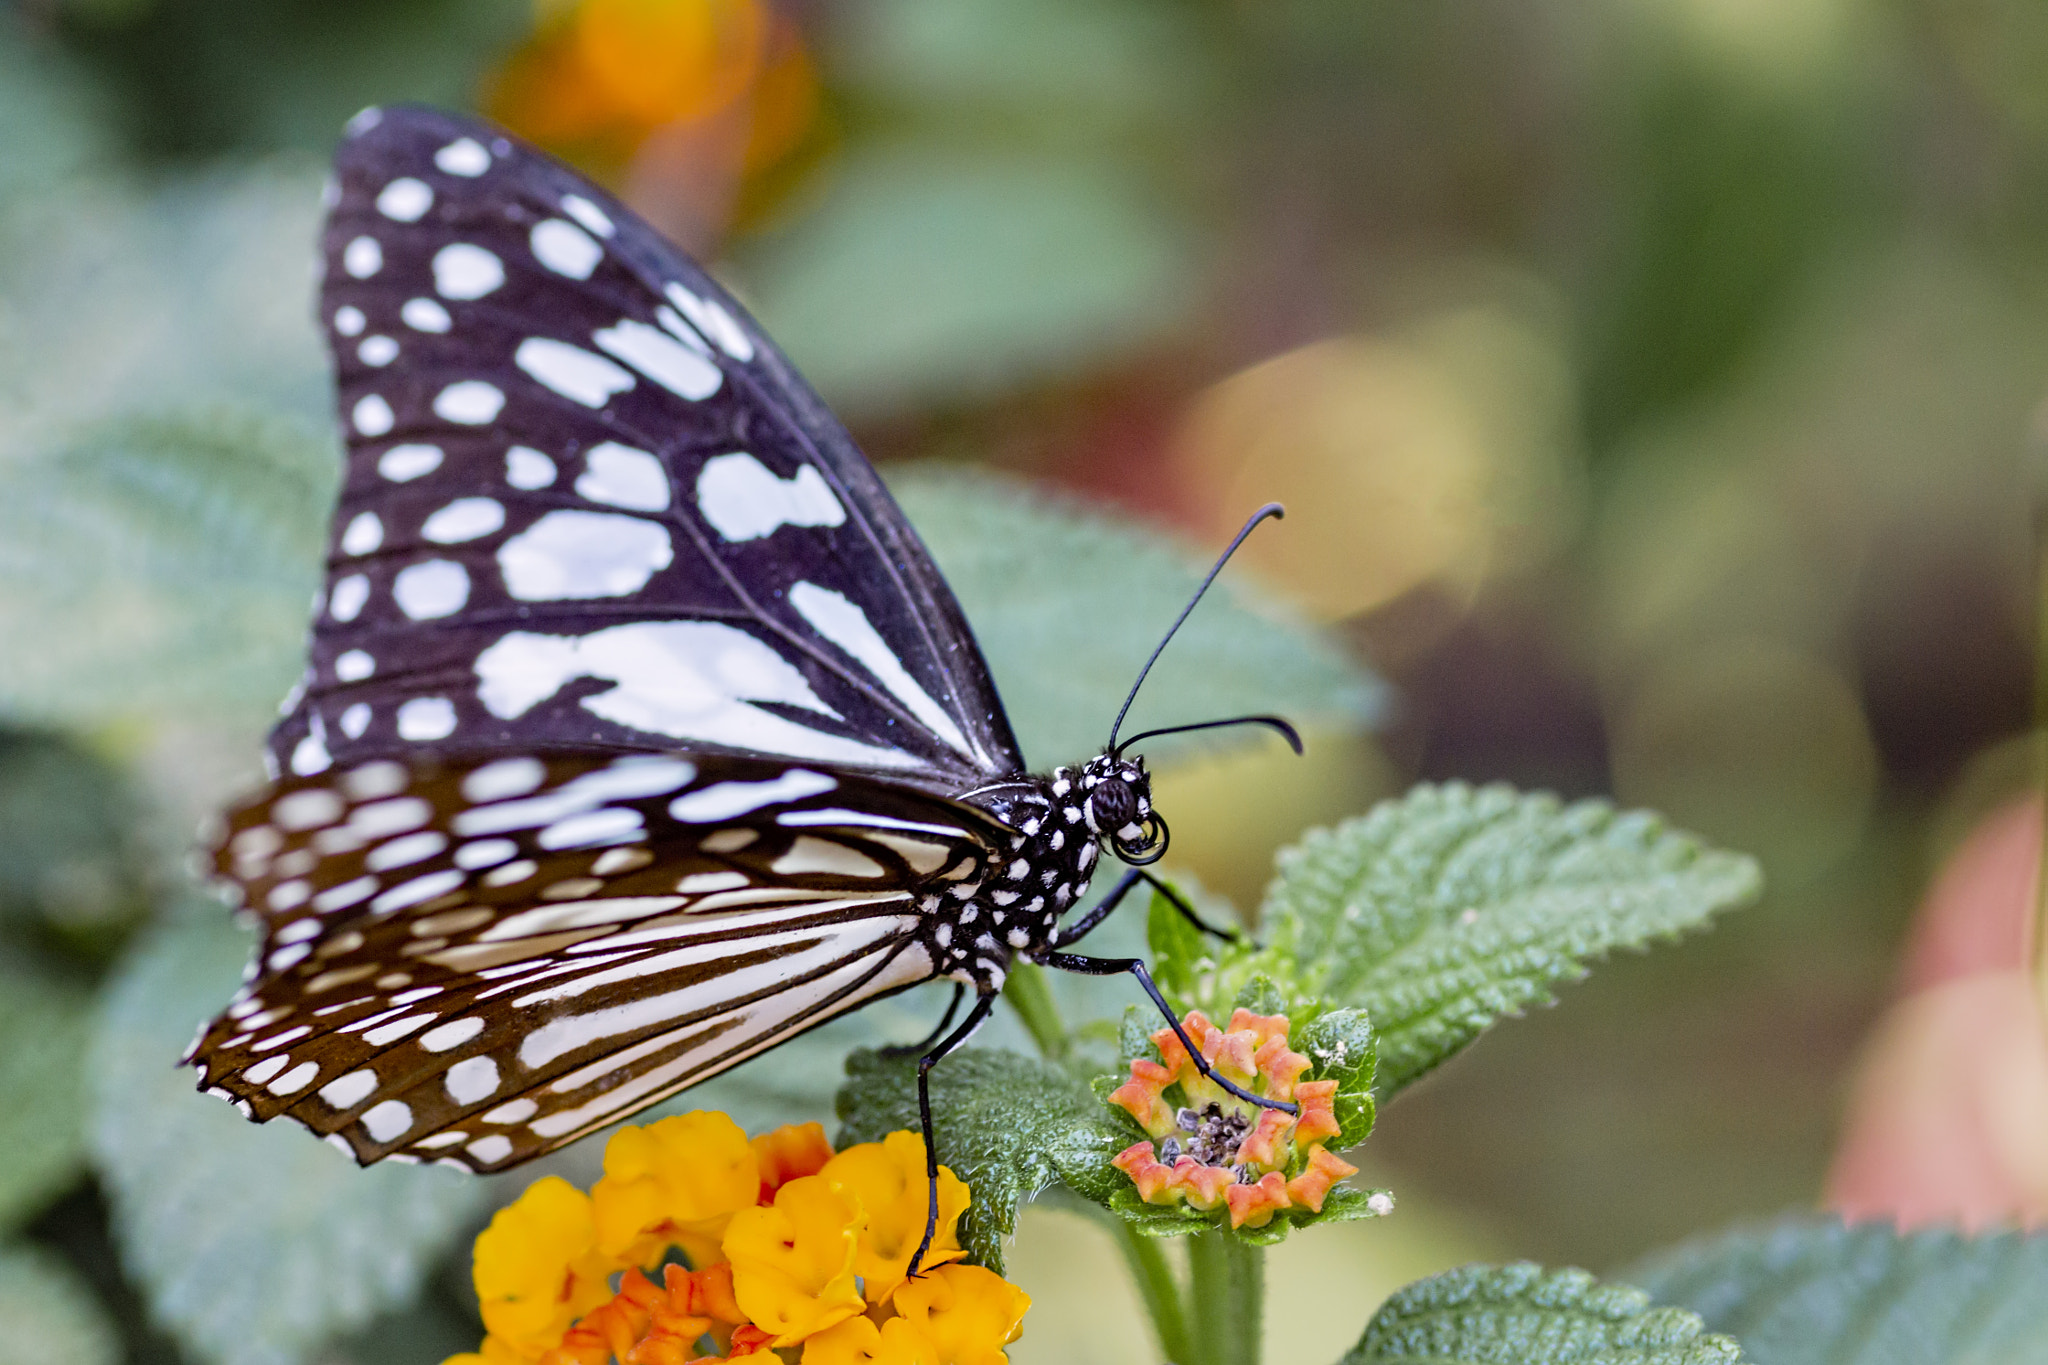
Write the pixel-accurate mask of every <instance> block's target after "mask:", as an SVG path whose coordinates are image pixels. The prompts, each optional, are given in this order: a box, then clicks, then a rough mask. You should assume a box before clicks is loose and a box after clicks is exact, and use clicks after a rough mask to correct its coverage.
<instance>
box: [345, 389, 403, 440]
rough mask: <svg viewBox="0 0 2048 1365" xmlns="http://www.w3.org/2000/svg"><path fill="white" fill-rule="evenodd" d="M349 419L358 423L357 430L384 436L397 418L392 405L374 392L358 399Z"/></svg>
mask: <svg viewBox="0 0 2048 1365" xmlns="http://www.w3.org/2000/svg"><path fill="white" fill-rule="evenodd" d="M349 419H350V420H351V421H353V422H354V423H355V424H356V430H357V431H359V432H361V433H362V434H363V435H365V436H382V435H383V434H384V433H385V432H387V431H389V430H391V427H392V424H393V423H394V422H395V421H396V420H397V418H396V417H395V416H393V414H392V411H391V405H390V404H389V403H387V402H385V401H384V400H383V398H382V397H380V396H379V395H377V394H374V393H370V394H365V395H363V396H362V397H361V398H358V399H357V400H356V405H355V407H353V408H351V409H350V410H349Z"/></svg>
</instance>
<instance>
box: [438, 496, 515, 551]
mask: <svg viewBox="0 0 2048 1365" xmlns="http://www.w3.org/2000/svg"><path fill="white" fill-rule="evenodd" d="M504 524H505V508H504V505H503V504H502V503H500V502H499V501H498V500H497V499H495V498H457V499H456V500H455V501H453V502H451V503H449V504H448V505H447V506H446V507H443V508H440V509H438V510H437V511H435V513H434V514H433V515H432V516H430V517H428V518H427V520H426V523H425V525H423V526H422V527H421V528H420V534H421V535H423V536H425V537H426V538H427V539H428V540H431V541H434V542H435V543H436V544H440V545H456V544H460V543H461V542H462V541H465V540H475V539H476V538H477V537H478V536H487V535H489V534H490V533H491V532H493V531H495V530H497V529H498V528H499V527H500V526H503V525H504Z"/></svg>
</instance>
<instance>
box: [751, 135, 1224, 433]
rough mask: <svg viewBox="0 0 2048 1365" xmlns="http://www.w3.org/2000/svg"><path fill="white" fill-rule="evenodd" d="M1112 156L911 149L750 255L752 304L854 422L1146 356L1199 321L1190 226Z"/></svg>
mask: <svg viewBox="0 0 2048 1365" xmlns="http://www.w3.org/2000/svg"><path fill="white" fill-rule="evenodd" d="M1147 179H1148V178H1147V177H1146V176H1145V175H1144V174H1142V173H1141V172H1136V171H1134V168H1133V167H1132V166H1130V165H1129V164H1127V163H1126V162H1125V161H1123V160H1122V159H1120V158H1116V157H1114V156H1111V155H1106V154H1104V153H1103V152H1101V151H1100V150H1099V149H1091V150H1081V151H1078V152H1077V151H1074V150H1068V151H1066V152H1064V153H1040V152H1033V151H1030V150H1028V149H1023V148H1019V147H1016V146H1014V145H1007V146H992V145H988V144H982V145H979V146H975V145H969V146H961V145H958V144H957V143H955V142H952V141H926V142H911V141H901V142H896V143H893V144H890V145H871V146H868V147H864V148H860V149H858V150H856V151H855V152H853V153H852V154H851V155H849V156H847V157H846V158H844V159H843V160H842V161H841V162H840V163H839V164H838V165H837V166H835V167H834V169H833V175H832V180H831V186H830V189H829V190H828V192H827V194H826V197H825V199H824V202H823V203H822V204H821V205H820V206H819V208H818V210H817V211H816V212H815V213H812V214H810V215H809V216H808V217H806V218H804V219H803V220H802V221H800V222H798V223H797V224H796V225H794V226H793V227H791V228H789V229H787V230H786V231H784V232H783V233H781V234H780V235H778V236H777V237H775V238H772V239H769V240H766V241H763V242H761V243H758V244H756V245H755V246H754V247H752V248H751V249H750V250H749V251H748V252H747V253H746V257H745V261H744V270H743V276H744V279H745V281H746V283H747V284H748V285H749V286H750V287H749V288H748V289H747V290H746V291H745V292H746V293H747V295H748V303H749V305H750V306H752V307H753V309H754V311H755V312H757V313H758V314H759V315H760V316H761V319H762V321H763V322H764V323H765V324H766V325H767V328H768V330H769V332H770V333H771V334H773V335H774V336H775V337H776V338H777V339H778V340H779V341H780V342H781V343H782V345H783V348H784V349H785V350H787V351H788V352H789V354H790V356H791V358H792V359H794V360H795V361H796V363H797V365H798V367H799V368H801V369H802V370H803V371H804V373H805V374H806V375H808V376H809V377H810V379H811V381H812V382H813V383H814V384H816V385H817V387H818V389H819V390H820V391H821V392H822V393H824V394H825V396H826V397H827V398H828V399H829V400H830V401H831V403H832V405H833V406H834V407H835V408H837V409H838V410H839V411H840V412H842V413H845V414H851V415H874V414H877V413H880V412H886V411H895V410H900V409H903V408H906V407H912V406H917V405H926V404H930V403H933V402H942V403H950V402H958V401H961V400H975V399H985V398H988V397H992V396H995V395H997V394H1001V393H1004V392H1011V391H1015V390H1016V389H1018V388H1021V387H1024V386H1026V385H1030V384H1034V383H1042V382H1044V381H1046V380H1048V379H1060V378H1068V377H1071V376H1074V375H1078V374H1083V373H1086V372H1088V371H1090V370H1092V369H1094V368H1096V367H1098V366H1100V365H1101V364H1103V363H1104V362H1105V361H1108V360H1111V359H1114V358H1116V357H1118V356H1125V355H1130V354H1133V353H1134V352H1135V351H1136V350H1137V349H1138V348H1139V347H1140V346H1142V345H1144V344H1146V343H1148V342H1150V341H1152V340H1154V339H1155V338H1157V337H1158V336H1159V335H1160V334H1161V333H1162V332H1164V331H1165V330H1166V329H1167V328H1169V327H1170V326H1172V325H1173V324H1175V323H1176V322H1178V321H1179V320H1180V319H1181V318H1182V317H1184V316H1185V315H1186V310H1187V306H1188V302H1189V295H1188V291H1187V288H1186V285H1187V281H1188V280H1189V279H1190V278H1191V277H1193V276H1195V275H1198V274H1199V273H1200V269H1199V265H1198V262H1197V259H1196V258H1197V255H1198V250H1197V247H1196V238H1195V234H1194V232H1193V224H1192V223H1191V222H1189V221H1187V220H1185V219H1183V218H1182V217H1181V216H1180V215H1179V214H1178V213H1176V212H1175V210H1174V209H1173V207H1172V206H1171V205H1170V204H1168V203H1167V202H1165V201H1164V200H1163V199H1162V198H1161V196H1159V195H1158V194H1157V193H1156V192H1153V191H1152V190H1151V189H1150V188H1149V187H1148V185H1147Z"/></svg>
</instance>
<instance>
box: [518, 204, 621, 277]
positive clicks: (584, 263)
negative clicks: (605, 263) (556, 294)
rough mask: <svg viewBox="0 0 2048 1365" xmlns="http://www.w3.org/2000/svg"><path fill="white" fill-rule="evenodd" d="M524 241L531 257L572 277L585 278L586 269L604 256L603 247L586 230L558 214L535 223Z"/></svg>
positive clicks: (559, 272) (557, 271) (589, 270)
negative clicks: (557, 216) (527, 244)
mask: <svg viewBox="0 0 2048 1365" xmlns="http://www.w3.org/2000/svg"><path fill="white" fill-rule="evenodd" d="M527 241H528V243H529V244H530V245H531V246H532V247H533V256H534V259H535V260H537V261H539V262H540V263H541V264H542V265H544V266H546V267H547V268H548V269H550V270H552V271H554V272H555V273H556V274H557V275H566V276H568V277H569V278H570V279H572V280H587V279H589V278H590V272H591V271H593V270H595V269H597V263H598V262H599V261H601V260H603V259H604V248H603V247H601V246H599V245H598V244H597V243H596V242H594V241H592V240H591V237H590V234H589V233H587V232H585V231H584V230H583V229H582V228H580V227H577V226H576V225H575V224H574V223H567V222H564V221H562V220H561V219H560V218H548V219H544V220H542V221H541V222H538V223H535V224H534V225H533V231H532V232H531V233H530V234H528V237H527Z"/></svg>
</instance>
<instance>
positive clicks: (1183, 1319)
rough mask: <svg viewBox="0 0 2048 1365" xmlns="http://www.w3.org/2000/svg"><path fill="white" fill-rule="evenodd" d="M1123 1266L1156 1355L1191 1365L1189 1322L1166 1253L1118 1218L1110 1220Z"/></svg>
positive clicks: (1176, 1278) (1158, 1243)
mask: <svg viewBox="0 0 2048 1365" xmlns="http://www.w3.org/2000/svg"><path fill="white" fill-rule="evenodd" d="M1110 1227H1111V1229H1112V1230H1113V1231H1114V1232H1115V1234H1116V1243H1117V1247H1118V1249H1119V1250H1121V1251H1122V1252H1123V1254H1124V1263H1125V1264H1126V1265H1128V1266H1130V1268H1131V1278H1132V1279H1134V1280H1136V1281H1137V1284H1138V1296H1139V1297H1140V1298H1142V1299H1143V1300H1144V1301H1145V1311H1146V1312H1147V1313H1148V1314H1150V1315H1151V1317H1152V1330H1153V1332H1154V1333H1156V1334H1157V1335H1158V1338H1159V1355H1160V1358H1161V1359H1162V1360H1170V1361H1172V1362H1174V1365H1194V1362H1195V1359H1196V1357H1195V1353H1194V1349H1193V1346H1192V1344H1191V1343H1190V1342H1189V1340H1188V1320H1187V1313H1186V1310H1185V1309H1184V1308H1183V1307H1182V1303H1181V1292H1180V1280H1179V1279H1178V1277H1176V1276H1175V1275H1174V1273H1173V1267H1172V1266H1170V1265H1168V1264H1167V1262H1166V1251H1165V1248H1164V1247H1162V1246H1161V1244H1160V1241H1159V1239H1158V1238H1157V1237H1147V1236H1144V1235H1143V1234H1142V1233H1140V1232H1139V1231H1138V1230H1137V1229H1136V1228H1134V1227H1132V1226H1131V1225H1130V1224H1129V1223H1127V1222H1125V1221H1124V1220H1123V1219H1121V1218H1114V1219H1111V1220H1110Z"/></svg>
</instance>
